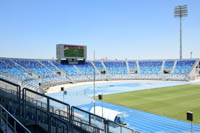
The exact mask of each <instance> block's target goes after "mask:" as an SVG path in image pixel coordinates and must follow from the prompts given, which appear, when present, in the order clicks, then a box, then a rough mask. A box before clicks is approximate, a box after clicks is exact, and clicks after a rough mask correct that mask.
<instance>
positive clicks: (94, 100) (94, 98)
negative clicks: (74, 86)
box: [93, 51, 96, 114]
mask: <svg viewBox="0 0 200 133" xmlns="http://www.w3.org/2000/svg"><path fill="white" fill-rule="evenodd" d="M94 61H95V51H94ZM93 68H94V70H93V71H94V82H93V87H94V114H95V108H96V98H95V93H96V90H95V88H96V85H95V80H96V70H95V67H94V66H93Z"/></svg>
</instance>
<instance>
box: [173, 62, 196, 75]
mask: <svg viewBox="0 0 200 133" xmlns="http://www.w3.org/2000/svg"><path fill="white" fill-rule="evenodd" d="M195 62H196V61H195V60H178V61H177V63H176V67H175V70H174V74H180V75H185V74H188V73H189V72H190V70H191V69H192V67H193V65H194V63H195Z"/></svg>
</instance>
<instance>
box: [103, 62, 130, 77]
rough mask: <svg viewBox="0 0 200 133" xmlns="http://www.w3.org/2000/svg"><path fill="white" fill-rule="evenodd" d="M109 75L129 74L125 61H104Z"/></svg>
mask: <svg viewBox="0 0 200 133" xmlns="http://www.w3.org/2000/svg"><path fill="white" fill-rule="evenodd" d="M104 64H105V66H106V67H107V69H108V71H109V73H111V74H127V73H128V71H127V66H126V62H125V61H104Z"/></svg>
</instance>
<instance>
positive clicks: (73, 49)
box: [64, 45, 85, 57]
mask: <svg viewBox="0 0 200 133" xmlns="http://www.w3.org/2000/svg"><path fill="white" fill-rule="evenodd" d="M84 52H85V47H84V46H69V45H65V46H64V57H84Z"/></svg>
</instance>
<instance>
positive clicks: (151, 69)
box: [139, 61, 162, 74]
mask: <svg viewBox="0 0 200 133" xmlns="http://www.w3.org/2000/svg"><path fill="white" fill-rule="evenodd" d="M139 66H140V73H141V74H160V72H161V67H162V61H139Z"/></svg>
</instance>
